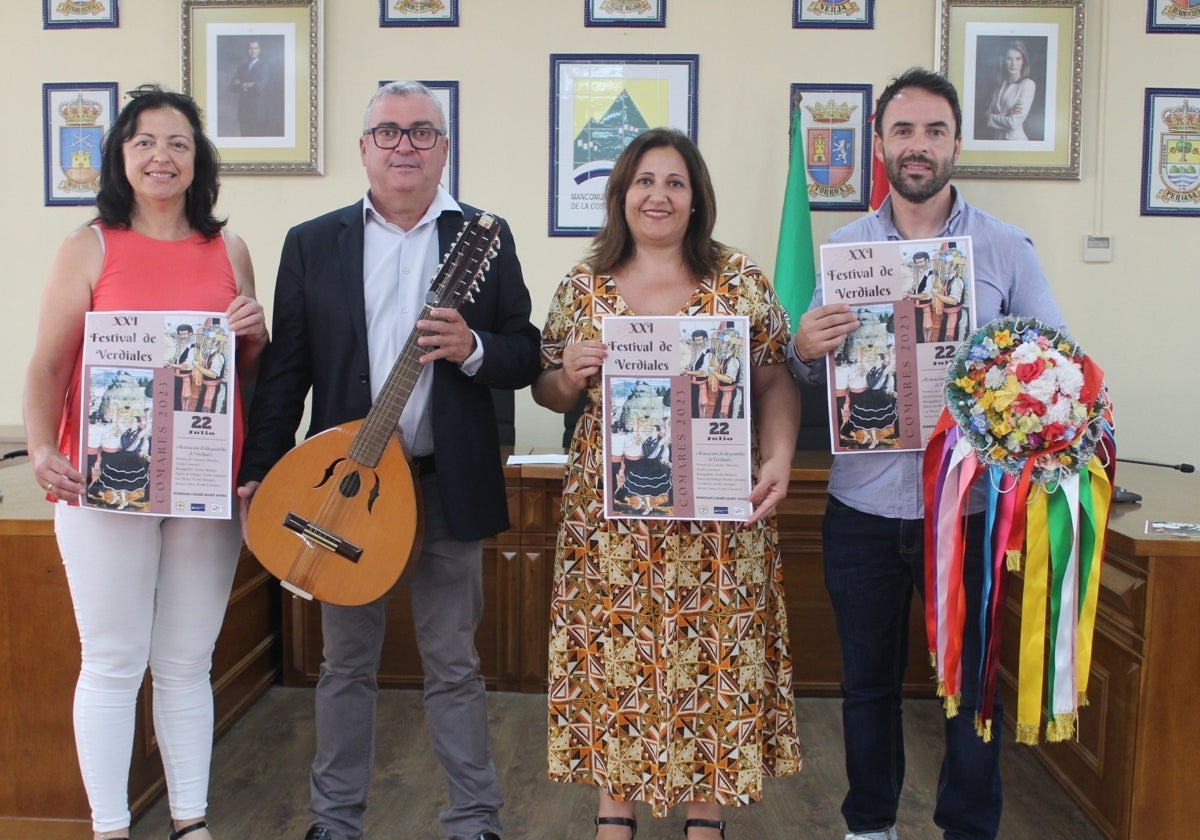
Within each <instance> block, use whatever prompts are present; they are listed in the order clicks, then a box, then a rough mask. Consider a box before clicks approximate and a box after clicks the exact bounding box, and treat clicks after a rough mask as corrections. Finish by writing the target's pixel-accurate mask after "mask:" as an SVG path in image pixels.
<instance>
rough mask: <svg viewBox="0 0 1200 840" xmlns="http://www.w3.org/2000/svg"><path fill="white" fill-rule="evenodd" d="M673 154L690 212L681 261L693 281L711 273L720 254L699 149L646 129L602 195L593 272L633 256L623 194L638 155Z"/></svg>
mask: <svg viewBox="0 0 1200 840" xmlns="http://www.w3.org/2000/svg"><path fill="white" fill-rule="evenodd" d="M660 148H670V149H674V150H675V151H677V152H679V154H680V156H681V157H682V158H683V161H684V163H685V164H686V165H687V172H688V180H689V181H691V183H692V212H691V214H690V217H689V218H688V226H687V230H686V231H685V232H684V234H683V260H684V263H686V264H687V267H688V270H689V271H690V272H691V273H692V274H693V275H694V276H695V277H697V278H699V277H709V276H712V275H714V274H716V272H717V270H718V267H719V266H720V260H721V253H722V252H723V251H724V250H725V246H723V245H722V244H721V243H720V242H717V241H716V240H714V239H713V238H712V232H713V226H714V225H716V223H717V197H716V193H715V192H714V191H713V186H712V179H711V178H710V177H709V175H708V167H707V166H705V164H704V158H702V157H701V156H700V150H699V149H697V148H696V144H695V143H693V142H692V140H691V138H689V137H688V136H687V135H686V134H684V133H683V132H682V131H679V130H678V129H674V128H652V129H650V130H649V131H645V132H643V133H641V134H639V135H638V136H637V137H635V138H634V139H633V141H632V142H630V144H629V145H628V146H626V147H625V149H624V151H622V152H621V154H620V156H619V157H618V158H617V162H616V164H615V165H614V166H613V170H612V174H611V175H609V176H608V188H607V189H606V190H605V194H604V227H603V228H601V229H600V232H599V233H597V234H596V238H595V239H593V240H592V247H591V250H590V251H589V252H588V261H589V262H590V263H591V266H592V270H593V271H595V272H596V273H597V274H607V273H608V272H611V271H612V270H613V269H615V268H616V267H617V266H619V265H621V264H622V263H624V262H625V261H626V260H628V259H629V258H630V257H631V256H633V249H634V242H633V236H632V234H630V232H629V224H628V223H627V222H626V221H625V193H626V192H627V191H628V190H629V185H630V184H631V183H633V179H634V176H635V175H636V174H637V166H638V163H640V162H641V159H642V155H644V154H645V153H646V152H648V151H650V150H651V149H660Z"/></svg>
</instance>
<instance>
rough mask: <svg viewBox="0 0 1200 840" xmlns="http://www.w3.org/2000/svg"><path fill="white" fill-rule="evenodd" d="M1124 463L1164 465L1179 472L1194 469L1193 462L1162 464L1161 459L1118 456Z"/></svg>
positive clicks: (1188, 471) (1151, 465) (1192, 470)
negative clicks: (1142, 459)
mask: <svg viewBox="0 0 1200 840" xmlns="http://www.w3.org/2000/svg"><path fill="white" fill-rule="evenodd" d="M1117 460H1118V461H1122V462H1124V463H1126V464H1142V465H1144V466H1147V467H1166V468H1167V469H1169V470H1179V471H1180V472H1181V473H1191V472H1195V471H1196V466H1195V464H1164V463H1162V462H1161V461H1138V460H1137V459H1135V458H1118V459H1117Z"/></svg>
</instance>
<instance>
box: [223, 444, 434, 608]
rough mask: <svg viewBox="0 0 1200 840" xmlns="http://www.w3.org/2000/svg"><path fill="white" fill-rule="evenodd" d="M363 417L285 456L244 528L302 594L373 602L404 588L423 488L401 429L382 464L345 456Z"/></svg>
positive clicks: (265, 560)
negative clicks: (403, 575) (395, 588)
mask: <svg viewBox="0 0 1200 840" xmlns="http://www.w3.org/2000/svg"><path fill="white" fill-rule="evenodd" d="M363 422H364V421H362V420H356V421H354V422H353V423H346V424H344V425H341V426H334V427H333V428H332V429H326V430H325V431H324V432H321V433H320V434H319V435H314V436H313V437H310V438H309V439H308V440H306V441H304V443H302V444H300V445H299V446H297V447H296V448H295V449H293V450H291V451H290V452H288V453H287V454H286V455H284V456H283V457H282V458H280V459H279V461H278V463H276V464H275V466H274V467H273V468H272V469H271V471H270V472H269V473H267V476H266V478H264V479H263V482H262V484H261V485H260V486H259V488H258V492H257V493H255V494H254V501H253V503H252V504H251V505H250V517H249V519H248V520H247V524H246V535H247V538H248V540H249V544H250V547H251V549H252V550H253V551H254V553H255V556H256V557H258V560H259V562H260V563H262V564H263V566H265V567H266V569H267V571H269V572H270V573H271V574H273V575H275V576H276V577H277V578H279V579H280V580H281V581H283V582H284V584H285V586H286V585H287V584H291V586H288V588H289V589H291V591H293V592H296V590H300V591H299V592H296V594H299V595H305V594H308V595H312V596H313V597H316V598H317V599H318V600H320V601H326V602H328V603H330V604H340V605H342V606H352V605H356V604H367V603H370V602H371V601H374V600H376V599H377V598H379V597H380V596H382V595H384V594H385V593H386V592H387V591H388V590H389V589H391V588H392V587H393V586H394V585H395V584H396V581H397V580H399V578H400V575H401V573H402V572H403V571H404V568H405V565H406V564H407V562H408V559H409V556H410V554H411V553H412V552H413V551H414V549H416V548H418V547H419V546H420V543H421V526H422V523H423V522H424V520H423V519H422V517H421V489H420V485H419V484H418V483H417V482H416V481H414V479H413V474H412V470H411V469H410V468H409V464H408V459H407V458H406V457H405V454H404V448H403V447H402V446H401V445H400V441H399V440H398V439H397V438H396V437H395V436H394V435H393V436H392V440H391V442H390V443H389V444H388V445H387V446H385V447H384V450H383V455H382V456H381V457H380V459H379V463H378V464H377V465H375V466H374V467H367V466H364V465H362V464H359V463H358V462H357V461H354V460H353V459H351V458H349V457H347V454H346V453H347V452H349V451H350V447H351V445H352V444H353V441H354V436H355V435H356V434H357V433H358V431H359V429H360V428H361V426H362V425H363ZM314 478H315V479H316V480H317V481H316V482H314ZM288 522H291V523H292V524H291V525H287V524H284V526H283V527H280V525H281V523H288ZM303 523H307V525H305V524H303ZM351 535H353V536H351ZM259 546H264V547H266V546H269V548H268V549H267V550H262V551H260V549H259Z"/></svg>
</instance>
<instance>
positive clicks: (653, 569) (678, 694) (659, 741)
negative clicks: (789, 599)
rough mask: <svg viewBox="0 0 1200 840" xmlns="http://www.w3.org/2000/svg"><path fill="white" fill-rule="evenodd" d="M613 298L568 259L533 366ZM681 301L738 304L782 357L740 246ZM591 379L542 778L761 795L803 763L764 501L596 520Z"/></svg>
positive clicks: (658, 791)
mask: <svg viewBox="0 0 1200 840" xmlns="http://www.w3.org/2000/svg"><path fill="white" fill-rule="evenodd" d="M609 314H613V315H632V314H636V313H633V312H631V311H630V310H629V308H628V307H627V306H626V304H625V301H624V300H623V299H622V298H621V296H620V293H619V292H618V291H617V286H616V284H615V283H614V282H613V279H612V277H611V276H607V275H596V274H594V273H593V272H592V271H591V269H590V268H589V267H588V266H587V265H586V264H582V265H579V266H576V267H575V268H574V269H573V270H572V271H571V272H570V274H569V275H568V276H567V277H566V278H565V279H564V280H563V281H562V283H561V285H560V286H559V288H558V290H557V292H556V293H555V296H554V300H553V302H552V304H551V307H550V314H549V317H548V318H547V321H546V328H545V330H544V331H543V333H542V364H543V367H546V368H550V367H557V366H560V365H561V364H562V351H563V347H565V346H566V345H567V344H568V343H571V342H575V341H580V340H584V339H595V340H599V339H600V335H601V333H600V322H601V320H602V319H603V318H604V317H605V315H609ZM679 314H680V315H686V316H706V315H745V316H748V317H749V319H750V333H751V335H750V358H751V361H752V363H753V364H755V365H769V364H782V363H783V360H784V347H785V346H786V342H787V339H788V336H787V327H786V321H785V318H784V314H783V310H782V309H781V308H780V306H779V304H778V302H777V301H776V299H775V296H774V292H773V291H772V289H771V286H770V284H769V283H768V282H767V280H766V278H765V277H764V276H763V274H762V272H761V271H759V269H758V268H757V266H755V265H754V264H753V263H752V262H751V261H750V260H749V259H748V258H747V257H745V256H744V255H741V254H736V253H732V252H729V253H727V254H726V255H725V260H724V266H723V268H722V270H721V272H720V273H719V275H718V277H717V278H716V279H715V280H713V279H708V280H703V281H701V282H700V284H699V286H698V288H697V290H696V291H695V292H694V293H693V295H692V298H691V299H690V300H689V301H688V303H687V305H686V306H685V307H684V309H683V310H682V311H681V312H680V313H679ZM587 390H588V397H589V405H588V408H587V410H586V412H585V413H584V414H583V416H582V417H581V418H580V420H579V425H578V426H577V428H576V431H575V435H574V438H573V440H572V443H571V450H570V457H569V462H568V465H567V473H566V479H565V483H564V485H563V513H562V526H561V529H560V531H559V536H558V550H557V553H556V556H555V564H554V594H553V602H552V614H551V628H550V675H549V681H550V685H549V694H548V699H549V713H550V714H549V775H550V778H551V779H553V780H555V781H561V782H580V783H585V784H594V785H598V786H600V787H601V788H602V789H603V790H605V791H607V792H608V793H609V795H611V796H612V797H613V798H614V799H617V800H623V801H638V802H648V803H650V804H651V806H652V807H653V812H654V815H655V816H656V817H662V816H666V814H667V811H668V809H670V808H672V807H674V806H675V805H678V804H681V803H684V802H689V801H693V800H695V801H703V802H715V803H719V804H721V805H745V804H748V803H750V802H755V801H757V800H759V799H760V798H761V796H762V779H763V777H764V776H784V775H789V774H792V773H796V772H798V771H799V769H800V763H801V758H800V748H799V744H798V742H797V737H796V723H795V703H794V701H793V698H792V662H791V653H790V650H789V647H788V633H787V617H786V614H785V613H784V602H783V578H782V573H781V564H780V559H779V555H778V552H777V549H776V543H777V539H776V531H775V525H774V517H773V516H771V517H767V521H765V522H758V523H756V524H755V525H752V526H746V525H745V524H743V523H732V522H714V521H699V520H647V519H614V520H606V519H605V518H604V514H603V501H602V500H603V486H602V482H603V481H604V480H605V478H606V476H607V474H608V469H607V467H606V465H605V463H604V460H603V437H602V433H603V428H602V421H601V417H600V405H601V393H600V382H599V376H595V377H593V379H592V381H591V382H589V383H588V389H587ZM753 463H754V465H755V468H757V464H758V454H757V451H755V453H754V458H753Z"/></svg>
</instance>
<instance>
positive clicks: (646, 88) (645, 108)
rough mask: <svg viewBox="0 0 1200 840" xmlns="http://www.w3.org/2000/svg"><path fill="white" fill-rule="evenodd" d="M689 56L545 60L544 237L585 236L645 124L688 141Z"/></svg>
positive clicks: (691, 115)
mask: <svg viewBox="0 0 1200 840" xmlns="http://www.w3.org/2000/svg"><path fill="white" fill-rule="evenodd" d="M699 65H700V58H699V56H696V55H613V54H605V55H551V56H550V189H549V193H550V195H549V219H550V223H549V234H550V236H592V235H594V234H595V233H596V232H597V231H598V230H599V229H600V226H601V225H602V224H603V222H604V189H605V187H606V186H607V184H608V176H609V174H610V173H611V172H612V168H613V164H614V163H615V162H616V160H617V156H618V155H619V154H620V153H621V150H622V149H624V148H625V147H626V146H627V145H629V141H631V140H632V139H633V138H634V137H636V136H637V135H639V134H641V133H642V132H643V131H646V130H647V129H649V128H651V127H657V126H670V127H672V128H677V129H679V130H680V131H683V132H685V133H686V134H687V135H688V136H689V137H691V138H692V139H693V140H695V139H696V110H697V95H696V81H697V78H698V74H699Z"/></svg>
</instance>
